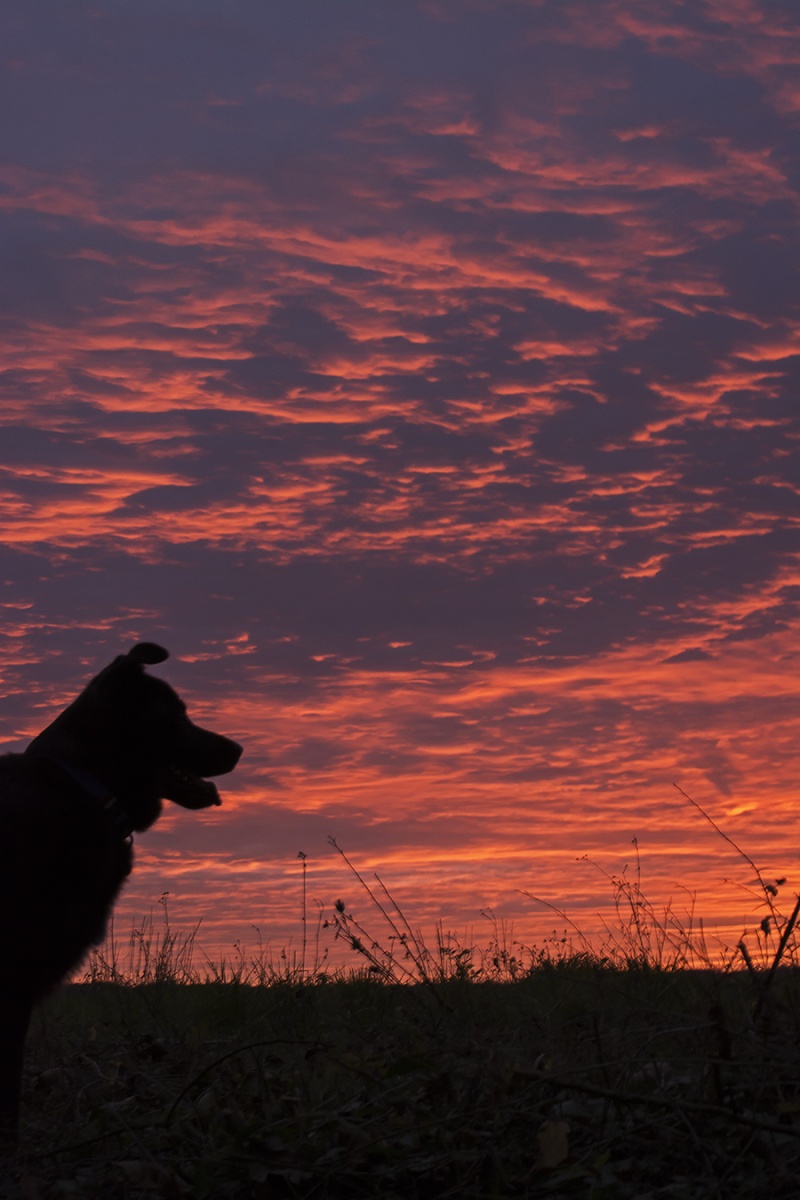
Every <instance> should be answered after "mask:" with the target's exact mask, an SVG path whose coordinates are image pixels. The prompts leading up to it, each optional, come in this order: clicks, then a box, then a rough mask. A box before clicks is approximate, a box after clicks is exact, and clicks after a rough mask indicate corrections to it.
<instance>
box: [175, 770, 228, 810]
mask: <svg viewBox="0 0 800 1200" xmlns="http://www.w3.org/2000/svg"><path fill="white" fill-rule="evenodd" d="M162 795H163V797H164V799H165V800H172V801H174V803H175V804H180V805H181V807H182V808H210V807H211V806H212V805H220V804H222V801H221V800H220V798H219V792H218V791H217V789H216V787H215V786H214V784H213V783H211V782H210V781H209V780H208V779H202V778H201V777H200V776H199V775H193V774H192V772H191V771H187V770H186V768H185V767H179V766H178V765H177V764H176V763H170V765H169V766H168V767H167V769H166V771H165V778H164V787H163V790H162Z"/></svg>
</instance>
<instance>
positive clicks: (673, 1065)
mask: <svg viewBox="0 0 800 1200" xmlns="http://www.w3.org/2000/svg"><path fill="white" fill-rule="evenodd" d="M356 878H357V879H358V881H359V884H360V885H361V886H362V887H364V888H365V889H366V890H367V892H368V893H369V897H370V903H371V905H372V909H371V912H372V914H373V916H376V917H377V918H378V919H379V920H380V921H381V922H382V927H383V928H384V930H385V931H386V933H387V936H386V938H385V939H383V940H381V939H380V938H377V937H373V936H371V935H370V934H369V933H368V932H367V930H366V929H365V928H364V927H363V926H362V925H361V924H360V923H359V922H358V921H357V920H356V918H355V917H354V916H353V915H352V914H351V913H350V911H349V910H347V909H346V908H345V906H344V905H337V906H336V907H335V908H334V910H333V912H332V913H331V916H330V918H329V921H328V922H327V924H328V927H329V928H328V932H329V933H330V932H332V933H333V934H334V935H335V936H336V937H338V938H339V939H340V941H341V940H342V939H344V941H345V943H346V944H347V945H348V946H349V949H350V950H351V951H352V952H354V953H355V954H356V955H357V956H358V959H359V960H360V962H361V963H362V964H363V966H361V967H359V968H356V969H350V970H348V971H346V972H345V971H343V970H339V971H335V970H332V969H331V968H330V967H329V966H328V965H327V964H326V961H325V958H324V956H323V957H322V959H320V957H319V952H318V950H317V949H314V948H312V949H309V947H308V946H307V945H306V946H304V948H303V951H302V954H301V956H300V957H299V958H298V959H294V960H293V961H292V962H291V963H290V962H289V961H288V960H287V959H286V958H282V959H281V960H279V962H278V964H277V965H273V964H271V963H269V962H267V963H266V964H265V962H264V959H263V957H262V958H261V960H259V961H258V962H257V963H255V964H250V966H246V965H245V963H244V961H243V960H242V959H240V960H239V961H238V962H237V963H234V964H232V965H231V964H228V965H227V966H226V965H224V964H223V966H222V967H220V968H216V969H215V968H213V967H211V966H209V965H207V966H206V968H204V971H203V972H197V971H195V970H194V968H193V966H192V952H193V946H192V939H191V938H188V939H185V940H184V941H183V942H179V940H178V939H177V938H176V937H175V936H174V935H173V934H172V933H171V932H170V929H169V923H168V921H166V922H165V925H164V928H163V930H161V931H156V930H154V929H153V927H152V926H151V927H149V928H148V929H145V930H144V931H140V932H139V933H138V934H137V935H136V936H135V938H134V942H133V953H132V955H131V956H130V957H129V960H128V965H127V967H126V969H125V971H123V970H122V968H121V967H120V966H119V963H118V961H117V959H116V957H115V954H116V952H115V951H113V947H112V954H111V958H110V959H109V958H107V957H103V955H96V956H95V957H94V958H93V959H92V960H91V961H90V964H89V967H88V970H87V975H86V982H84V983H82V984H73V985H71V986H68V987H65V988H62V990H61V991H60V992H59V993H58V994H57V995H55V996H54V997H53V998H52V999H51V1000H50V1001H48V1002H47V1004H46V1005H44V1006H43V1007H42V1008H41V1010H40V1011H39V1012H38V1014H37V1017H36V1021H35V1025H34V1028H33V1030H32V1035H31V1039H30V1048H29V1055H28V1065H27V1071H26V1079H25V1103H24V1109H23V1123H22V1130H21V1137H20V1145H19V1148H18V1151H17V1153H16V1154H14V1155H10V1154H9V1155H7V1156H6V1157H5V1158H4V1159H3V1160H2V1167H0V1197H2V1198H3V1200H5V1198H13V1200H50V1198H55V1197H59V1198H61V1197H81V1198H83V1197H103V1198H104V1200H105V1198H109V1200H115V1198H117V1197H119V1198H126V1200H127V1198H131V1200H133V1198H136V1200H142V1198H145V1197H152V1198H164V1200H173V1198H174V1200H183V1198H187V1200H206V1198H208V1200H224V1198H226V1197H231V1198H240V1197H241V1198H245V1197H254V1198H259V1200H261V1198H263V1200H284V1198H286V1200H290V1198H291V1200H294V1198H300V1197H303V1198H313V1200H361V1198H362V1197H364V1198H366V1197H371V1198H375V1200H433V1198H440V1197H441V1198H443V1197H475V1198H478V1197H480V1198H482V1200H483V1198H485V1200H489V1198H493V1200H521V1198H525V1197H547V1196H552V1197H576V1198H581V1200H601V1198H603V1200H626V1198H630V1200H651V1198H652V1200H655V1198H657V1197H658V1198H665V1200H666V1198H668V1197H676V1198H677V1197H680V1198H688V1200H700V1198H703V1200H705V1198H706V1197H715V1198H719V1200H735V1198H739V1197H752V1198H753V1200H764V1198H765V1197H770V1200H780V1198H781V1197H787V1198H788V1197H798V1196H800V973H798V971H797V970H796V969H795V966H794V963H795V961H796V960H797V948H796V943H795V931H794V926H795V921H796V919H797V912H798V908H795V909H794V911H793V912H792V913H791V915H790V916H787V917H784V916H782V915H781V912H780V911H779V908H778V891H779V890H780V888H779V884H780V883H781V881H778V884H773V883H769V882H764V881H763V880H761V879H760V877H759V888H760V889H761V899H760V901H759V903H760V904H761V906H762V907H761V908H760V909H759V912H758V917H757V919H756V922H755V924H754V927H753V930H752V931H751V932H750V933H749V934H748V935H746V936H745V937H744V938H743V940H742V941H741V942H739V943H738V945H737V946H735V947H732V948H731V949H730V951H729V952H727V958H726V957H725V955H722V956H721V957H719V956H718V958H717V961H715V962H713V963H712V962H711V961H707V962H705V963H704V962H703V955H704V954H705V950H704V944H703V941H702V937H698V935H697V931H696V930H694V929H693V928H692V922H691V920H690V921H689V922H688V923H686V922H684V924H680V923H679V922H677V921H676V919H675V918H674V915H673V914H672V913H671V912H670V910H669V909H667V910H666V911H665V912H662V913H660V914H656V913H655V911H654V910H653V909H652V907H651V906H649V905H648V903H647V901H646V899H645V898H644V896H643V894H642V891H641V887H640V884H639V881H638V878H637V879H634V880H633V881H629V880H627V879H626V878H624V877H623V878H621V879H612V884H613V885H614V888H615V894H616V902H617V916H618V919H619V928H618V929H617V931H616V933H615V934H614V935H613V936H611V935H610V936H609V939H608V940H607V942H606V944H605V945H603V946H601V948H600V949H599V950H597V949H594V950H591V949H589V948H588V947H586V946H583V945H581V942H580V936H579V934H577V933H576V931H574V930H573V934H574V935H575V936H574V937H573V938H572V940H569V939H568V940H564V939H563V938H560V937H559V938H554V939H553V940H552V942H549V943H548V944H547V945H545V946H544V947H543V948H540V949H538V950H527V951H525V950H524V949H523V948H522V947H519V946H517V945H513V946H511V947H510V948H509V947H508V946H506V945H505V943H504V940H503V938H502V936H497V933H498V931H497V930H495V933H496V936H495V938H494V940H493V942H492V944H491V946H490V947H489V948H488V950H485V951H483V952H480V953H478V952H476V951H474V950H469V949H465V948H463V947H460V946H459V945H458V944H457V943H455V942H454V941H453V940H452V939H449V938H446V937H444V936H443V935H442V934H441V933H440V935H439V937H438V938H437V940H436V946H435V948H434V949H433V950H432V951H430V952H429V950H428V949H427V948H426V946H425V945H424V944H423V943H422V941H421V940H420V939H419V937H418V935H417V936H415V935H414V934H413V933H412V932H411V929H410V927H409V926H408V925H407V924H406V923H405V920H404V918H403V915H402V914H401V913H400V912H399V910H397V909H396V908H394V907H393V905H392V902H391V897H389V895H388V893H386V892H385V890H384V889H382V887H381V885H380V883H379V882H378V884H377V886H376V887H375V890H372V885H367V884H366V883H365V882H364V880H362V879H361V878H360V876H357V875H356ZM756 899H757V901H758V900H759V897H758V894H757V895H756ZM798 907H800V902H798ZM561 915H562V916H563V915H564V914H561ZM165 917H166V907H165ZM307 957H308V958H310V959H311V963H310V965H307V962H306V958H307ZM201 977H202V978H203V979H204V981H203V982H198V980H199V979H200V978H201Z"/></svg>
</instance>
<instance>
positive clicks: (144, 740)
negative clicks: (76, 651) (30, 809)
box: [29, 642, 242, 829]
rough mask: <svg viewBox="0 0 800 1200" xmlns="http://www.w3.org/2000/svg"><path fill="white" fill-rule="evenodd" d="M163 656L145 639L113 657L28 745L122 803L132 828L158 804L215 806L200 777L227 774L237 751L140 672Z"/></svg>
mask: <svg viewBox="0 0 800 1200" xmlns="http://www.w3.org/2000/svg"><path fill="white" fill-rule="evenodd" d="M168 657H169V654H168V653H167V651H166V650H164V649H163V648H162V647H161V646H157V645H156V644H155V643H153V642H140V643H139V644H138V645H136V646H134V647H133V648H132V649H131V650H129V651H128V653H127V654H120V655H119V656H118V657H117V658H115V659H114V661H113V662H112V663H110V664H109V666H107V667H106V668H105V669H104V670H102V671H101V672H100V674H99V675H96V676H95V678H94V679H92V680H91V682H90V683H89V684H88V685H87V686H86V688H85V689H84V690H83V692H81V694H80V696H78V698H77V699H76V700H75V701H73V703H72V704H70V706H69V707H68V708H66V709H65V710H64V712H63V713H61V715H60V716H59V717H57V718H56V720H55V721H54V722H53V723H52V724H51V725H49V726H48V727H47V729H45V730H43V731H42V733H40V734H39V736H38V737H37V738H35V739H34V741H33V742H32V743H31V745H30V747H29V751H31V752H33V753H39V754H44V755H49V756H50V757H53V758H56V759H57V760H58V761H61V762H69V763H72V764H73V765H74V766H76V767H78V768H79V769H80V770H82V771H85V772H89V773H91V775H92V776H93V777H94V778H97V779H98V780H99V781H100V782H101V783H102V784H103V785H104V786H105V787H107V788H108V789H109V790H110V791H111V792H112V793H113V794H114V795H115V796H116V797H117V799H118V800H119V801H120V802H121V803H122V804H123V805H124V806H125V809H126V810H127V812H128V814H129V817H130V820H131V824H132V826H133V828H134V829H146V828H147V827H148V825H150V824H152V822H153V821H154V820H155V819H156V817H157V816H158V812H159V810H160V801H161V800H172V801H174V802H175V803H176V804H180V805H182V806H183V807H184V808H193V809H198V808H208V807H209V806H210V805H214V804H220V803H221V801H220V798H219V793H218V791H217V789H216V787H215V786H214V784H213V783H211V782H210V780H209V778H208V777H209V776H215V775H224V774H226V773H227V772H228V771H232V770H233V768H234V767H235V766H236V763H237V762H238V761H239V757H240V755H241V753H242V748H241V746H239V745H238V743H236V742H234V741H232V740H231V739H230V738H226V737H223V736H222V735H221V734H218V733H212V732H211V731H210V730H207V729H201V728H200V726H199V725H195V724H194V722H193V721H191V720H190V719H189V716H188V715H187V712H186V705H185V704H184V702H183V701H182V700H181V698H180V696H178V694H177V692H175V691H174V690H173V689H172V688H171V687H170V686H169V684H168V683H165V681H164V680H163V679H157V678H156V677H155V676H152V675H148V674H147V673H146V671H145V667H147V666H150V665H153V664H155V663H161V662H164V661H165V660H166V659H167V658H168Z"/></svg>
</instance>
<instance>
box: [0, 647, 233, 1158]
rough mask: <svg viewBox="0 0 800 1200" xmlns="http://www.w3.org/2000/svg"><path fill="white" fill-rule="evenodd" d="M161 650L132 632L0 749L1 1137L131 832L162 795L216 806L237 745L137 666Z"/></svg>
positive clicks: (100, 925) (195, 805) (97, 937)
mask: <svg viewBox="0 0 800 1200" xmlns="http://www.w3.org/2000/svg"><path fill="white" fill-rule="evenodd" d="M168 657H169V654H168V652H167V651H166V650H164V649H163V648H162V647H161V646H157V645H155V644H154V643H153V642H140V643H139V644H138V645H136V646H134V647H133V648H132V649H131V650H129V651H128V653H127V654H121V655H119V657H117V658H115V659H114V661H113V662H112V663H111V664H110V665H109V666H107V667H106V668H105V669H104V670H103V671H101V672H100V674H99V675H97V676H95V678H94V679H92V680H91V682H90V683H89V684H88V685H87V686H86V688H85V689H84V690H83V691H82V692H81V694H80V695H79V696H78V698H77V699H76V700H75V701H74V702H73V703H72V704H70V705H69V707H68V708H66V709H65V710H64V712H62V713H61V715H60V716H58V717H56V719H55V721H53V723H52V724H51V725H48V726H47V728H46V729H44V730H43V731H42V732H41V733H40V734H39V735H38V736H37V737H35V738H34V739H33V741H32V742H31V744H30V745H29V746H28V748H27V750H25V752H24V753H23V754H7V755H5V756H3V757H1V758H0V1136H2V1137H3V1138H4V1139H5V1140H11V1139H13V1138H14V1136H15V1134H16V1129H17V1124H18V1118H19V1103H20V1087H21V1075H22V1060H23V1053H24V1046H25V1037H26V1034H27V1029H28V1023H29V1021H30V1016H31V1012H32V1009H33V1006H34V1005H35V1003H36V1002H37V1001H38V1000H39V999H40V998H41V997H42V996H44V995H45V994H46V993H47V992H48V991H50V990H51V989H52V988H53V987H54V986H55V985H56V984H57V983H58V982H59V981H60V980H61V979H63V977H64V976H65V975H66V974H67V972H68V971H70V970H71V969H72V968H73V967H75V966H76V964H77V963H78V962H79V961H80V959H81V958H82V956H83V955H84V954H85V952H86V951H87V950H88V949H89V947H90V946H92V945H94V944H96V943H97V942H99V941H101V940H102V938H103V934H104V932H105V927H106V921H107V918H108V915H109V913H110V911H111V907H112V905H113V903H114V900H115V898H116V896H117V894H118V892H119V890H120V888H121V887H122V884H123V883H124V881H125V879H126V877H127V876H128V875H129V874H130V871H131V867H132V865H133V848H132V844H131V843H132V838H131V834H133V833H134V832H140V831H141V830H143V829H148V828H149V826H151V825H152V824H153V822H154V821H155V820H156V819H157V817H158V815H159V813H160V811H161V801H162V800H172V801H174V802H175V803H176V804H180V805H181V806H182V807H183V808H192V809H200V808H208V807H209V805H214V804H219V803H220V798H219V793H218V792H217V789H216V787H215V786H214V784H213V783H210V782H209V780H208V778H207V777H208V776H210V775H224V774H225V773H226V772H228V771H232V770H233V768H234V767H235V766H236V763H237V762H238V761H239V756H240V755H241V753H242V748H241V746H239V745H238V744H237V743H236V742H234V741H231V739H230V738H226V737H222V736H221V735H220V734H218V733H211V732H209V731H208V730H206V729H201V728H200V727H199V726H198V725H195V724H194V723H193V722H192V721H190V719H189V717H188V716H187V713H186V705H185V704H184V703H183V701H182V700H181V698H180V696H178V694H177V693H176V692H175V691H173V689H172V688H171V687H170V686H169V684H167V683H165V682H164V681H163V680H162V679H157V678H155V677H154V676H152V675H148V674H147V673H146V672H145V667H146V666H149V665H151V664H154V663H161V662H164V661H165V659H167V658H168Z"/></svg>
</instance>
